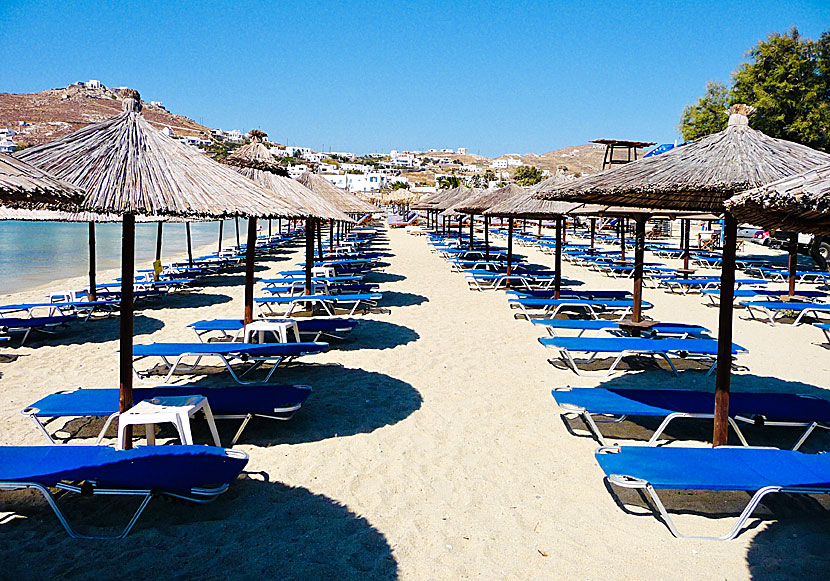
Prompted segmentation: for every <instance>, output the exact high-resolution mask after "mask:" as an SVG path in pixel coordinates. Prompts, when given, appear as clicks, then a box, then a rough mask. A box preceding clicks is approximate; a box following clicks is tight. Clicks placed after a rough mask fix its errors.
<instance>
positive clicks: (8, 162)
mask: <svg viewBox="0 0 830 581" xmlns="http://www.w3.org/2000/svg"><path fill="white" fill-rule="evenodd" d="M83 200H84V192H83V190H81V189H80V188H77V187H75V186H73V185H72V184H69V183H66V182H64V181H61V180H59V179H58V178H56V177H54V176H52V175H49V174H48V173H46V172H45V171H43V170H41V169H38V168H36V167H34V166H32V165H29V164H28V163H24V162H22V161H20V160H19V159H15V158H14V157H12V156H10V155H6V154H5V153H0V203H2V204H5V205H6V206H9V207H12V208H28V209H38V208H55V209H65V210H73V209H77V208H78V207H79V206H80V205H81V203H82V202H83Z"/></svg>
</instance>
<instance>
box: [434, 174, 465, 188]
mask: <svg viewBox="0 0 830 581" xmlns="http://www.w3.org/2000/svg"><path fill="white" fill-rule="evenodd" d="M460 185H461V180H460V179H458V176H440V177H439V178H438V189H441V190H449V189H452V188H457V187H458V186H460Z"/></svg>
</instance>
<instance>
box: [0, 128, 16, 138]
mask: <svg viewBox="0 0 830 581" xmlns="http://www.w3.org/2000/svg"><path fill="white" fill-rule="evenodd" d="M15 135H17V131H15V130H14V129H10V128H8V127H4V128H2V129H0V139H11V138H12V137H14V136H15Z"/></svg>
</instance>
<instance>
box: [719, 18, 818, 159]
mask: <svg viewBox="0 0 830 581" xmlns="http://www.w3.org/2000/svg"><path fill="white" fill-rule="evenodd" d="M749 56H750V58H751V61H750V62H748V63H744V64H743V65H741V67H740V68H739V69H738V70H737V72H735V74H734V75H733V77H734V81H735V84H734V88H733V95H734V101H733V102H740V103H747V104H748V105H752V106H753V107H755V109H756V113H755V115H754V116H753V118H752V126H753V127H754V128H755V129H759V130H760V131H763V132H764V133H766V134H768V135H771V136H772V137H778V138H781V139H788V140H790V141H796V142H798V143H803V144H804V145H808V146H810V147H813V148H815V149H821V150H824V151H828V150H830V77H828V76H827V73H828V72H830V35H828V33H826V32H825V33H824V34H823V35H822V36H821V38H820V39H819V40H818V41H816V42H814V41H812V40H809V39H804V38H802V37H801V35H799V33H798V29H796V28H792V29H791V30H790V31H789V33H787V34H783V35H780V34H773V35H771V36H770V37H769V39H768V40H767V41H766V42H760V43H758V46H756V47H754V48H753V49H752V50H751V51H750V52H749Z"/></svg>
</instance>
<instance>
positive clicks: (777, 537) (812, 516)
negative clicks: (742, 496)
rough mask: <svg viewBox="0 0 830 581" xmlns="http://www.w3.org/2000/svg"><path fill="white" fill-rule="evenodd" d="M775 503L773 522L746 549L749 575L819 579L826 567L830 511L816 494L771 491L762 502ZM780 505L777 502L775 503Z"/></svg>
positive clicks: (828, 564) (829, 559)
mask: <svg viewBox="0 0 830 581" xmlns="http://www.w3.org/2000/svg"><path fill="white" fill-rule="evenodd" d="M773 503H774V504H775V505H776V510H775V518H776V519H777V520H776V521H774V522H771V523H769V525H768V526H767V527H766V528H764V530H762V531H760V532H759V533H758V534H757V535H755V537H754V538H753V539H752V541H750V544H749V548H748V549H747V552H746V562H747V566H748V567H749V574H750V576H751V577H752V578H753V579H785V578H786V579H821V578H823V577H824V576H825V575H827V569H828V567H830V537H828V535H827V519H828V518H830V514H828V511H827V509H826V508H822V507H821V505H820V503H819V502H818V501H817V500H816V497H808V496H805V495H803V494H799V495H791V494H771V495H769V496H767V497H766V499H764V504H773ZM778 505H780V506H778Z"/></svg>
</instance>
